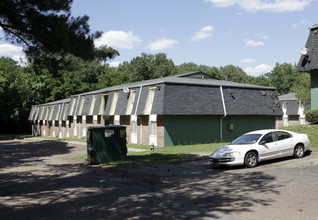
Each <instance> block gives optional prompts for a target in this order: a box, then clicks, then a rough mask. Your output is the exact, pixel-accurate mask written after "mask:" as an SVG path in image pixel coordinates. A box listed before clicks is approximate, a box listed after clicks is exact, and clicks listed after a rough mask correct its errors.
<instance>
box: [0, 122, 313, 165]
mask: <svg viewBox="0 0 318 220" xmlns="http://www.w3.org/2000/svg"><path fill="white" fill-rule="evenodd" d="M282 129H284V130H289V131H294V132H297V133H305V134H307V135H308V137H309V139H310V142H311V150H312V151H313V152H318V125H306V126H291V127H284V128H282ZM0 137H1V136H0ZM2 137H3V136H2ZM52 139H54V138H52ZM59 140H67V141H85V140H80V139H78V138H63V139H59ZM225 144H227V143H210V144H197V145H182V146H170V147H155V148H154V152H152V151H150V147H149V146H144V145H134V144H128V145H127V147H128V148H131V149H141V150H144V151H142V152H131V151H130V152H128V154H127V160H126V161H121V162H116V163H111V164H118V163H137V164H141V163H156V162H157V163H160V162H175V161H183V160H189V159H195V158H202V157H206V158H207V157H208V156H209V155H210V154H211V153H212V152H213V151H214V150H215V149H217V148H219V147H221V146H223V145H225ZM80 158H81V159H86V158H87V155H83V156H81V157H80Z"/></svg>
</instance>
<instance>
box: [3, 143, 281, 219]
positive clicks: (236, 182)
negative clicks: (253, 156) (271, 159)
mask: <svg viewBox="0 0 318 220" xmlns="http://www.w3.org/2000/svg"><path fill="white" fill-rule="evenodd" d="M42 145H43V143H41V144H40V143H39V146H42ZM39 146H37V144H32V145H29V144H26V145H23V146H18V145H15V144H14V143H11V144H9V145H5V146H2V147H1V148H3V147H4V149H7V151H6V150H5V151H3V149H2V150H1V155H2V154H3V152H4V155H5V160H4V162H3V163H1V168H5V167H10V166H12V165H13V164H14V163H18V164H14V165H19V163H21V164H20V165H23V163H22V159H24V158H31V157H32V158H33V157H34V159H35V160H36V158H37V157H41V156H44V155H45V156H50V155H52V154H59V153H60V154H62V153H65V152H66V151H67V150H68V149H67V148H66V147H65V146H64V145H63V144H62V143H59V144H58V146H56V143H55V145H54V143H45V147H39ZM23 148H24V149H23ZM39 148H41V149H39ZM8 149H10V150H11V151H9V150H8ZM30 149H33V150H31V151H30ZM10 152H11V153H12V155H10ZM14 152H18V153H16V154H15V153H14ZM31 152H32V153H31ZM11 161H15V162H14V163H13V162H11ZM46 168H47V169H48V170H49V171H48V172H44V173H41V172H38V173H37V172H33V173H25V172H9V173H1V174H0V189H1V191H0V197H1V200H0V219H127V218H132V219H133V218H134V217H135V218H136V219H149V218H152V219H165V218H169V219H171V218H177V219H180V218H182V219H198V218H203V217H210V218H215V219H217V218H220V217H219V216H218V215H217V214H216V213H220V212H221V213H224V214H231V213H235V212H242V211H245V212H249V211H250V208H251V207H252V206H254V205H256V204H257V205H261V206H264V207H266V206H269V205H271V203H272V202H273V201H272V200H270V199H262V198H261V196H256V197H255V196H254V195H255V194H261V193H266V194H278V190H277V187H279V186H278V185H275V186H273V185H271V184H268V183H270V182H271V181H274V180H275V178H274V177H273V176H270V175H267V174H264V173H263V172H260V171H250V172H238V170H223V169H211V168H210V166H209V165H208V161H207V160H206V161H202V160H201V161H192V162H185V163H178V164H147V165H131V164H130V165H128V164H126V165H117V166H90V165H87V164H85V163H82V164H67V163H65V165H47V166H46Z"/></svg>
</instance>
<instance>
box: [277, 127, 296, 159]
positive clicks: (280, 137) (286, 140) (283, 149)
mask: <svg viewBox="0 0 318 220" xmlns="http://www.w3.org/2000/svg"><path fill="white" fill-rule="evenodd" d="M275 135H276V136H277V145H278V148H279V151H280V154H281V156H290V155H293V152H294V139H293V136H292V135H291V134H290V133H288V132H285V131H275Z"/></svg>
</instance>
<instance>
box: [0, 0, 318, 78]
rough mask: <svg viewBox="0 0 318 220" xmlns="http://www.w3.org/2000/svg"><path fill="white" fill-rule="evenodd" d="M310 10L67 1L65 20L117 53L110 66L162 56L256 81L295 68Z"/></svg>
mask: <svg viewBox="0 0 318 220" xmlns="http://www.w3.org/2000/svg"><path fill="white" fill-rule="evenodd" d="M317 9H318V0H90V1H86V0H74V1H73V5H72V15H73V16H82V15H88V16H89V17H90V20H89V24H90V27H91V29H92V30H93V31H96V30H98V31H102V32H103V35H102V36H101V38H99V39H98V40H96V41H95V45H96V46H101V45H107V46H110V47H113V48H115V49H117V50H118V51H119V52H120V56H119V57H117V58H115V59H114V60H111V61H109V63H110V64H111V65H113V66H116V65H118V64H119V63H121V62H124V61H128V62H129V61H130V60H131V59H133V58H134V57H137V56H140V55H141V53H151V54H156V53H166V54H167V56H168V58H171V59H172V60H173V61H174V63H175V64H176V65H180V64H182V63H184V62H194V63H196V64H203V65H208V66H216V67H220V66H226V65H229V64H233V65H235V66H239V67H241V68H242V69H243V70H245V71H246V72H247V74H249V75H253V76H258V75H260V74H263V73H266V72H269V71H271V70H272V68H273V67H274V66H275V64H276V63H277V62H278V63H284V62H287V63H292V64H294V63H297V62H298V60H299V57H300V54H299V52H298V48H299V47H301V46H304V45H305V43H306V40H307V37H308V34H309V30H308V27H310V26H312V25H314V24H317V23H318V19H317V13H318V10H317ZM0 56H10V57H13V58H14V59H19V57H21V56H22V57H23V52H22V48H21V46H19V45H18V46H14V45H11V44H9V43H8V42H5V41H3V40H2V41H0Z"/></svg>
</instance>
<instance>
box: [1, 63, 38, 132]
mask: <svg viewBox="0 0 318 220" xmlns="http://www.w3.org/2000/svg"><path fill="white" fill-rule="evenodd" d="M32 81H33V80H32V75H30V74H29V73H28V72H27V71H25V69H24V68H23V67H21V66H19V65H17V62H16V61H14V60H12V59H10V58H5V57H1V58H0V133H7V132H18V131H23V130H24V128H27V127H28V126H26V125H27V123H28V115H29V111H30V103H31V102H32V96H33V94H32V89H31V87H32V83H33V82H32Z"/></svg>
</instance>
